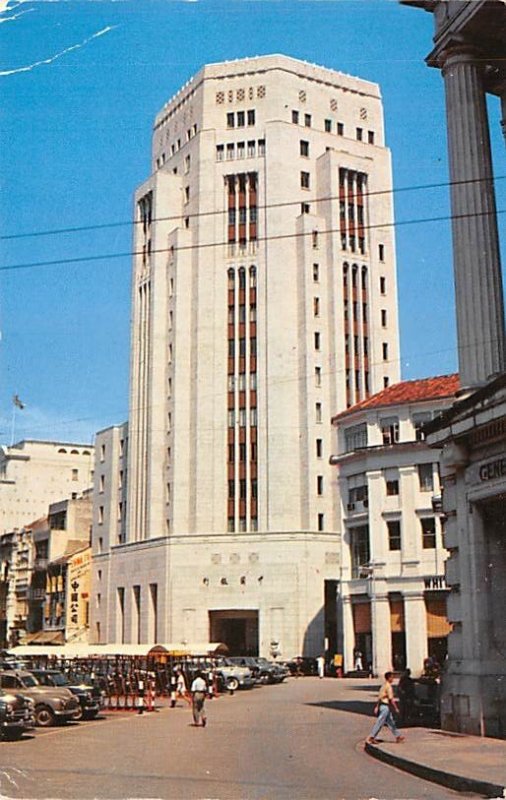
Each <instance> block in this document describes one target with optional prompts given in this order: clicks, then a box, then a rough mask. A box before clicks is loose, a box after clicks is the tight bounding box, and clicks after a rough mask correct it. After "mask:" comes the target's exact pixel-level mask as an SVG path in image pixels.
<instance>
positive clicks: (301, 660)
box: [284, 656, 318, 676]
mask: <svg viewBox="0 0 506 800" xmlns="http://www.w3.org/2000/svg"><path fill="white" fill-rule="evenodd" d="M284 663H285V666H286V667H288V669H289V670H290V674H291V675H295V676H301V675H318V664H317V662H316V658H309V657H308V656H296V657H295V658H291V659H290V660H289V661H285V662H284Z"/></svg>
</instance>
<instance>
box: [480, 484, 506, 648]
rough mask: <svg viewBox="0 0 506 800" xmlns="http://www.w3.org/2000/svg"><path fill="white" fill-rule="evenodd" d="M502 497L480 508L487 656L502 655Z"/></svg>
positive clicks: (505, 532)
mask: <svg viewBox="0 0 506 800" xmlns="http://www.w3.org/2000/svg"><path fill="white" fill-rule="evenodd" d="M505 508H506V495H505V494H501V495H500V497H498V498H494V500H493V501H488V502H487V503H484V504H483V505H482V519H483V529H484V534H485V537H484V538H485V546H486V565H485V570H486V579H485V580H486V586H487V587H488V593H489V594H488V614H487V616H488V619H489V631H490V639H491V641H490V656H491V657H492V658H497V657H498V656H499V657H502V658H504V654H505V653H506V615H505V614H504V609H505V608H506V514H505Z"/></svg>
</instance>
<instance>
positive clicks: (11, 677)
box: [0, 670, 79, 727]
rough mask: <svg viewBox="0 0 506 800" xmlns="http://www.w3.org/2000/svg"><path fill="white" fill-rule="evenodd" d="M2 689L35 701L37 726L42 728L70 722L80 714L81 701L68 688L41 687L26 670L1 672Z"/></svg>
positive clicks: (0, 684) (0, 683) (0, 685)
mask: <svg viewBox="0 0 506 800" xmlns="http://www.w3.org/2000/svg"><path fill="white" fill-rule="evenodd" d="M0 688H2V689H4V690H5V691H9V692H13V693H15V694H19V695H21V696H22V697H25V698H27V699H28V700H33V703H34V706H35V709H34V717H35V724H36V725H39V726H40V727H47V726H48V725H56V723H57V722H69V721H70V720H73V719H74V718H75V715H76V712H79V701H78V700H77V698H76V697H74V695H73V694H72V692H70V691H69V690H68V689H66V688H64V687H63V688H61V689H55V688H54V687H52V686H41V685H40V683H39V682H38V680H37V678H35V676H34V675H32V674H31V673H30V672H26V671H24V670H9V671H8V672H0Z"/></svg>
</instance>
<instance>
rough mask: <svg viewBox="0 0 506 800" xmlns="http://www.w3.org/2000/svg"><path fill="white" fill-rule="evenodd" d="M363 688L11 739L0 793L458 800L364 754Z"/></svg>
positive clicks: (237, 699)
mask: <svg viewBox="0 0 506 800" xmlns="http://www.w3.org/2000/svg"><path fill="white" fill-rule="evenodd" d="M374 689H375V685H374V684H371V683H370V682H369V681H357V680H355V681H349V680H346V681H339V680H333V679H330V678H328V679H324V680H319V679H318V678H299V679H295V678H291V679H289V680H288V681H287V682H286V683H284V684H282V685H280V686H265V687H262V688H257V689H253V690H252V691H247V692H237V693H236V694H235V696H234V697H229V696H223V697H220V698H218V699H214V700H212V701H208V702H207V711H208V723H209V724H208V726H207V727H206V728H195V727H193V725H192V724H191V722H192V720H191V713H190V711H189V709H188V707H187V706H185V707H183V706H182V704H181V705H180V707H178V708H176V709H169V708H163V709H162V710H161V711H160V712H159V713H151V714H144V715H142V716H138V715H136V714H125V713H122V714H108V715H107V716H106V717H104V718H103V719H97V720H94V721H91V722H83V723H79V724H77V723H75V724H72V725H70V726H67V727H62V728H51V729H46V730H37V731H36V732H35V734H34V736H31V737H29V738H27V737H25V738H24V739H23V740H22V741H20V742H1V743H0V753H1V755H2V759H1V762H2V767H1V769H0V794H1V795H2V796H3V797H12V798H69V799H70V798H170V800H175V799H176V798H182V799H183V800H194V799H196V798H198V799H200V798H220V800H230V799H233V800H237V799H238V798H247V799H248V800H250V799H251V800H271V798H272V800H285V799H286V800H309V799H310V798H315V799H316V798H318V800H327V798H332V799H333V800H337V798H350V799H353V800H356V799H358V798H385V800H387V799H388V800H393V799H394V798H427V799H429V798H430V799H431V800H436V799H437V800H439V798H453V800H456V798H458V797H462V795H459V794H457V793H456V792H452V791H450V790H447V789H444V788H442V787H440V786H436V785H434V784H431V783H428V782H426V781H423V780H420V779H418V778H415V777H412V776H410V775H407V774H405V773H403V772H400V771H398V770H396V769H394V768H392V767H389V766H386V765H384V764H381V763H379V762H377V761H375V760H374V759H372V758H371V757H370V756H368V755H366V754H365V753H364V751H363V742H364V738H365V737H366V736H367V734H368V732H369V729H370V727H371V725H372V722H373V718H372V716H371V704H372V701H373V699H374ZM407 735H409V731H407ZM385 736H389V734H388V733H386V734H385ZM399 747H402V744H400V745H399Z"/></svg>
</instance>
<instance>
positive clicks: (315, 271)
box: [313, 264, 320, 283]
mask: <svg viewBox="0 0 506 800" xmlns="http://www.w3.org/2000/svg"><path fill="white" fill-rule="evenodd" d="M319 280H320V265H319V264H313V281H314V282H315V283H318V281H319Z"/></svg>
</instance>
